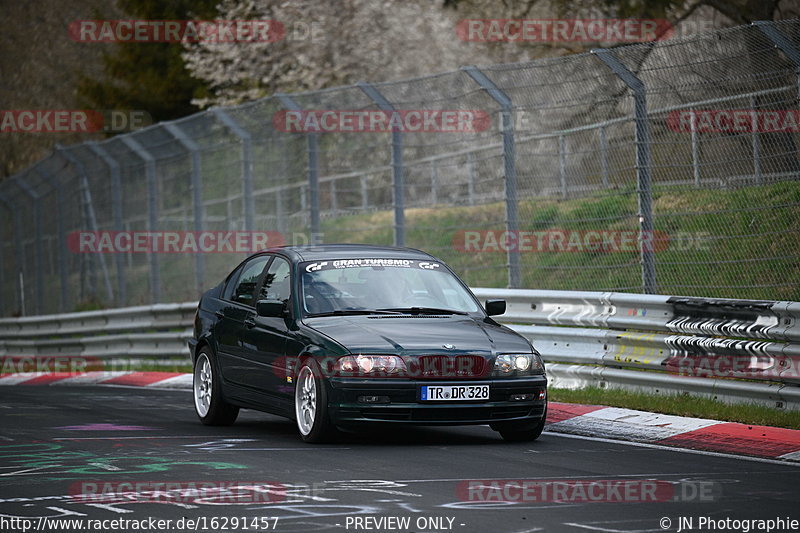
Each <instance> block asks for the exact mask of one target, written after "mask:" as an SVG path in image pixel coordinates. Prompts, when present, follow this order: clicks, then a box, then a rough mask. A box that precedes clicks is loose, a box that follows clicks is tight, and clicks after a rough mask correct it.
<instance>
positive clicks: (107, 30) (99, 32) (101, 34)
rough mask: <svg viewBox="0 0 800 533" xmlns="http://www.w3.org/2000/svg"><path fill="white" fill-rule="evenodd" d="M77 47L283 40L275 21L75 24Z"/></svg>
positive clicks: (281, 29)
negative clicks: (80, 44) (88, 45)
mask: <svg viewBox="0 0 800 533" xmlns="http://www.w3.org/2000/svg"><path fill="white" fill-rule="evenodd" d="M67 31H68V32H69V36H70V38H71V39H72V40H73V41H77V42H81V43H127V42H134V43H198V42H207V43H274V42H277V41H280V40H282V39H283V38H284V37H285V36H286V28H285V27H284V25H283V24H282V23H281V22H279V21H277V20H76V21H73V22H71V23H70V24H69V27H68V30H67Z"/></svg>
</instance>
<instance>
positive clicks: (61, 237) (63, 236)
mask: <svg viewBox="0 0 800 533" xmlns="http://www.w3.org/2000/svg"><path fill="white" fill-rule="evenodd" d="M36 172H38V173H39V175H40V176H41V177H42V178H43V179H44V180H45V181H46V182H48V184H49V186H50V188H51V189H52V190H54V191H55V193H56V225H57V228H58V229H57V230H56V235H57V237H56V238H57V239H58V245H57V246H56V248H57V249H58V275H59V283H60V285H61V287H60V289H61V290H60V293H61V299H60V301H59V311H61V312H62V313H63V312H66V310H67V309H68V308H69V290H68V284H69V274H68V273H67V233H66V231H65V230H64V213H65V212H66V210H65V209H64V188H63V187H62V186H61V181H59V179H58V178H57V177H56V176H55V175H53V174H50V173H48V172H45V171H44V170H42V169H41V168H39V167H36Z"/></svg>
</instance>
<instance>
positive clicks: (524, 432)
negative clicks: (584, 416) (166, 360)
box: [189, 244, 547, 442]
mask: <svg viewBox="0 0 800 533" xmlns="http://www.w3.org/2000/svg"><path fill="white" fill-rule="evenodd" d="M505 306H506V305H505V301H503V300H487V301H486V302H485V304H484V305H481V303H480V302H479V301H478V300H477V299H476V298H475V296H474V295H473V294H472V292H471V291H470V290H469V288H467V286H466V285H465V284H464V283H463V282H462V281H461V280H460V279H459V278H458V277H457V276H456V275H455V274H454V273H453V272H452V271H451V270H450V269H449V268H448V267H447V265H445V264H444V263H442V262H441V261H439V260H438V259H436V258H435V257H432V256H431V255H429V254H427V253H424V252H421V251H419V250H413V249H409V248H394V247H378V246H366V245H350V244H335V245H319V246H300V247H282V248H275V249H271V250H267V251H264V252H259V253H257V254H255V255H253V256H251V257H249V258H248V259H247V260H245V261H244V262H242V263H241V264H240V265H239V266H237V267H236V268H235V269H234V270H233V271H232V272H231V273H230V274H229V275H228V277H227V278H226V279H225V281H223V282H222V283H220V284H219V285H217V286H216V287H214V288H213V289H211V290H209V291H208V292H206V293H205V294H204V295H203V297H202V298H201V300H200V304H199V306H198V309H197V314H196V316H195V323H194V336H193V338H192V339H191V340H190V341H189V345H190V349H191V353H192V361H193V364H194V383H193V392H194V405H195V410H196V412H197V416H198V417H199V418H200V420H201V421H202V422H203V423H204V424H208V425H226V424H232V423H233V422H234V421H235V420H236V417H237V415H238V413H239V409H240V408H248V409H257V410H260V411H265V412H268V413H273V414H277V415H281V416H285V417H288V418H291V419H293V420H295V421H296V422H297V429H298V431H299V433H300V436H301V438H302V439H303V440H305V441H307V442H325V441H328V440H329V439H331V438H332V437H333V436H335V435H336V433H337V432H338V431H339V430H345V431H350V430H356V429H358V428H359V427H363V425H365V424H385V425H389V426H391V425H394V426H402V425H404V424H417V425H465V424H488V425H490V426H491V427H492V429H494V430H496V431H498V432H499V433H500V435H502V436H503V438H504V439H506V440H533V439H536V438H537V437H538V436H539V435H540V434H541V432H542V428H543V427H544V422H545V416H546V414H547V378H546V376H545V369H544V365H543V363H542V359H541V357H540V356H539V354H538V353H537V351H536V350H535V349H534V348H533V346H531V344H530V342H528V340H527V339H525V338H524V337H522V336H520V335H518V334H517V333H515V332H514V331H512V330H510V329H509V328H507V327H505V326H502V325H500V324H498V323H497V322H495V321H494V320H493V319H492V318H491V316H493V315H499V314H502V313H504V312H505Z"/></svg>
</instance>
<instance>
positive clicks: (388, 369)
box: [336, 355, 406, 377]
mask: <svg viewBox="0 0 800 533" xmlns="http://www.w3.org/2000/svg"><path fill="white" fill-rule="evenodd" d="M336 370H337V371H338V373H341V374H345V375H369V376H371V377H372V376H380V375H384V376H394V375H398V374H400V373H402V372H406V364H405V362H404V361H403V360H402V359H401V358H400V357H398V356H396V355H346V356H344V357H340V358H339V359H338V360H337V361H336Z"/></svg>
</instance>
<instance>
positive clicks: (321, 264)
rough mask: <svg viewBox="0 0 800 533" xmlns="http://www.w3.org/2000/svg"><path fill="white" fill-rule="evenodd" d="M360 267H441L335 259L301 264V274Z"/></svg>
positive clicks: (406, 261)
mask: <svg viewBox="0 0 800 533" xmlns="http://www.w3.org/2000/svg"><path fill="white" fill-rule="evenodd" d="M362 267H390V268H418V269H422V270H438V269H440V268H441V267H442V265H441V264H440V263H438V262H436V261H418V260H416V259H380V258H363V259H336V260H330V261H312V262H306V263H301V264H300V268H301V269H302V271H303V272H317V271H319V270H343V269H347V268H362Z"/></svg>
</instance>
